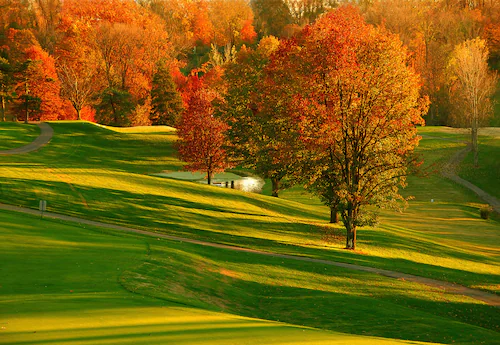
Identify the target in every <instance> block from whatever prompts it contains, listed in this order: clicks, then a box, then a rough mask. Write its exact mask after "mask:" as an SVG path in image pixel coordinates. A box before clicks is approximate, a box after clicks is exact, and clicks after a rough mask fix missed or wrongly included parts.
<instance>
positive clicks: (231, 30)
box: [208, 0, 256, 47]
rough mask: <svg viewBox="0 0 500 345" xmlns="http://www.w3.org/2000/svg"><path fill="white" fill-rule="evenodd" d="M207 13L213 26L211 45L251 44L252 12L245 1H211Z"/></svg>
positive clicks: (252, 37) (252, 32)
mask: <svg viewBox="0 0 500 345" xmlns="http://www.w3.org/2000/svg"><path fill="white" fill-rule="evenodd" d="M208 11H209V15H210V19H211V21H212V25H213V28H214V29H213V30H214V31H213V40H212V43H214V44H216V45H218V46H219V47H222V46H225V45H226V44H230V45H235V44H237V43H240V42H253V40H254V38H255V37H256V33H255V31H254V29H253V25H252V23H253V12H252V8H251V7H250V5H249V3H248V1H246V0H211V1H209V2H208Z"/></svg>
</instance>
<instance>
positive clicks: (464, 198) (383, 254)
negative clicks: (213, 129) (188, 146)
mask: <svg viewBox="0 0 500 345" xmlns="http://www.w3.org/2000/svg"><path fill="white" fill-rule="evenodd" d="M51 125H52V126H53V128H54V130H55V137H54V138H53V140H52V141H51V143H50V145H48V146H46V147H45V148H43V149H42V150H40V151H38V152H37V153H32V154H27V155H21V156H10V157H0V162H1V164H0V186H1V189H0V201H2V202H6V203H9V204H16V205H23V206H28V207H32V208H36V207H37V205H38V200H39V199H46V200H48V205H49V210H50V211H54V212H60V213H65V214H71V215H76V216H80V217H83V218H89V219H95V220H102V221H105V222H110V223H119V224H121V225H128V226H132V227H137V228H142V229H147V230H149V231H158V232H162V233H168V234H172V235H180V236H184V237H190V238H197V239H202V240H209V241H213V242H219V243H227V244H234V245H238V246H245V247H251V248H256V249H262V250H267V251H273V252H278V253H290V254H296V255H303V256H310V257H313V258H322V259H329V260H334V261H340V262H350V263H357V264H361V265H366V266H372V267H380V268H386V269H391V270H396V271H401V272H406V273H411V274H416V275H420V276H423V277H430V278H436V279H441V280H445V281H450V282H457V283H460V284H463V285H465V286H469V287H475V288H480V289H483V290H487V291H492V292H497V293H498V292H500V284H499V282H500V269H499V267H500V265H499V263H500V256H499V254H500V245H499V243H500V241H499V239H500V224H499V222H498V221H497V220H495V219H490V220H487V221H486V220H482V219H480V217H479V211H478V210H479V208H480V207H481V206H482V205H483V203H482V202H481V201H480V200H478V199H477V198H476V197H475V196H474V195H473V194H472V193H471V192H469V191H468V190H465V189H463V188H462V187H460V186H457V185H455V184H454V183H452V182H450V181H447V180H445V179H443V178H442V177H441V176H439V175H432V176H431V177H429V178H426V179H422V178H411V179H410V181H409V183H410V184H409V187H408V188H407V190H405V194H407V195H413V196H414V197H415V198H414V200H413V201H411V202H410V208H409V209H408V210H406V211H405V212H404V213H395V212H392V211H387V210H383V211H382V212H381V214H380V215H381V224H380V226H378V227H377V228H363V229H360V231H359V235H358V236H359V237H358V240H359V243H358V247H359V250H358V251H356V252H350V251H345V250H342V247H343V244H344V240H343V238H342V235H343V232H342V230H341V228H340V226H331V225H329V224H328V223H327V221H328V216H329V213H328V209H327V208H326V207H324V206H322V205H321V204H319V203H318V200H317V199H315V198H311V197H310V196H309V195H306V194H304V193H302V192H301V190H300V188H297V187H296V188H293V189H292V190H288V191H285V192H284V193H282V198H279V199H277V198H271V197H268V196H266V195H255V194H246V193H243V192H239V191H235V190H228V189H221V188H214V187H209V186H204V185H200V184H195V183H192V182H185V181H175V180H171V179H164V178H159V177H153V176H149V174H152V173H157V172H161V171H177V170H180V168H181V166H182V164H181V163H180V162H179V161H178V160H177V159H176V158H175V155H174V150H173V147H172V143H173V141H174V140H175V139H176V138H175V134H174V133H173V132H170V131H165V130H162V131H161V132H158V133H151V132H149V133H147V132H142V130H139V131H138V132H139V133H121V132H117V131H114V130H111V129H107V128H102V127H97V126H95V125H92V124H88V123H81V122H77V123H53V124H51ZM420 132H421V135H422V136H423V140H422V145H421V147H420V148H419V151H420V153H422V155H423V156H424V158H425V161H426V164H427V165H429V166H430V168H429V169H430V170H436V171H437V170H439V168H440V166H441V165H442V164H443V163H444V162H445V161H446V160H447V159H448V158H449V157H450V156H451V155H452V154H453V153H454V152H455V151H456V150H458V149H460V148H461V147H463V145H464V144H463V141H464V140H465V137H464V134H461V133H459V132H456V131H453V130H451V129H446V128H435V127H430V128H422V129H421V131H420ZM145 148H147V149H145ZM431 199H432V200H433V201H432V202H431ZM9 222H10V223H12V224H18V223H16V222H15V221H12V220H10V221H9ZM16 227H19V226H18V225H16ZM7 228H8V227H7ZM80 231H87V230H80ZM101 235H103V234H101ZM103 236H104V235H103ZM7 237H8V238H10V237H11V235H7ZM82 237H87V235H85V234H82ZM112 238H114V239H115V240H116V243H117V245H116V246H118V245H120V247H124V248H128V247H127V244H126V243H123V244H122V242H121V241H122V240H123V241H124V242H127V241H132V242H134V241H138V242H139V243H141V246H142V247H141V246H139V247H141V248H142V250H143V252H142V254H140V252H141V251H140V250H138V249H137V248H136V247H134V248H135V249H131V251H130V252H129V251H127V254H126V253H125V251H123V253H122V254H123V255H131V256H134V255H135V257H136V258H137V260H135V261H134V260H132V259H130V258H128V259H127V258H124V257H122V258H121V260H124V261H123V262H127V263H129V264H130V266H127V267H117V268H120V272H122V271H125V272H124V273H123V274H122V275H121V276H119V277H120V279H119V281H120V282H121V285H120V286H121V289H122V290H123V291H125V289H126V290H128V291H132V292H134V293H135V295H136V296H149V297H148V298H151V299H154V298H160V299H163V300H165V301H169V302H168V303H172V302H176V303H182V304H184V305H189V306H193V307H197V308H203V309H209V310H211V311H227V312H230V313H234V314H238V315H244V316H248V317H254V318H266V319H271V320H279V321H284V322H287V323H291V324H298V325H303V326H309V327H315V328H321V329H327V330H330V331H337V332H344V333H351V334H355V335H365V334H368V335H371V336H378V337H384V338H391V339H409V340H412V341H426V342H439V343H447V344H452V343H461V344H481V343H485V344H495V343H500V337H499V333H498V332H499V329H498V327H499V325H500V317H499V314H498V309H497V308H494V307H488V306H485V305H484V304H483V303H480V302H477V301H475V300H472V299H470V298H465V297H458V296H450V295H448V294H445V293H443V291H442V290H439V289H431V288H425V287H423V286H422V285H418V284H414V283H409V282H406V281H399V280H391V279H389V278H383V277H380V276H377V275H374V274H369V273H363V272H352V271H346V270H341V269H339V268H333V267H321V266H318V265H312V264H311V265H307V264H304V263H300V264H299V263H293V262H282V261H280V260H279V259H272V258H263V257H257V256H255V255H250V254H234V253H232V252H226V251H224V250H215V249H209V248H203V247H197V246H195V245H187V244H182V245H181V244H179V243H171V242H165V243H163V242H164V241H163V240H162V241H155V240H153V241H151V240H146V239H140V240H137V239H133V238H131V237H122V236H113V237H112ZM326 240H328V241H326ZM51 241H52V240H51ZM58 241H59V240H57V241H56V242H58ZM89 241H90V240H89ZM98 241H100V240H98ZM103 241H104V240H103ZM49 242H50V241H49ZM60 242H62V243H66V242H68V241H67V240H66V239H64V240H61V241H60ZM74 242H79V240H78V241H77V240H75V241H74ZM84 242H85V241H84ZM111 242H112V241H111ZM87 247H89V248H92V247H93V246H92V245H88V246H87ZM108 247H109V245H106V246H100V245H98V246H96V250H106V251H107V248H108ZM132 247H133V246H132ZM7 248H8V246H7ZM29 248H31V247H29ZM97 248H100V249H97ZM145 248H149V249H145ZM20 250H21V249H20ZM112 251H113V250H112ZM134 253H135V254H134ZM144 253H146V254H147V253H149V255H145V254H144ZM8 254H9V252H7V253H6V254H5V255H8ZM119 254H120V253H117V255H118V256H119ZM22 255H25V254H19V256H18V257H22ZM78 255H80V254H78ZM78 255H77V256H78ZM68 256H70V254H68V253H64V252H61V256H60V257H61V258H62V257H68ZM94 256H97V255H95V253H94ZM6 260H7V261H5V262H17V260H14V259H9V257H8V258H7V259H6ZM75 260H76V261H75V262H80V261H82V260H79V259H78V258H77V259H75ZM121 260H119V261H121ZM65 264H66V263H65ZM34 265H35V262H32V263H31V264H30V263H29V262H28V263H27V267H31V268H29V269H31V270H32V272H33V271H35V269H34V268H33V266H34ZM99 265H100V264H99ZM47 266H48V267H51V269H54V270H57V267H58V265H57V264H56V265H47ZM63 266H64V265H63ZM13 271H15V272H17V271H20V272H22V270H19V269H18V268H16V266H15V265H14V268H13ZM41 272H44V271H41ZM40 274H42V273H40ZM47 275H48V276H50V275H55V274H54V273H53V272H47ZM13 277H14V278H12V281H13V282H15V281H17V280H19V279H20V278H19V276H17V278H16V277H15V275H14V276H13ZM97 277H99V276H97ZM101 280H102V279H101ZM91 282H92V280H90V281H89V284H90V283H91ZM3 286H6V285H3ZM95 286H99V285H98V284H97V283H96V284H95ZM67 287H69V286H67ZM69 289H70V290H73V293H74V291H75V290H74V289H72V288H71V287H70V288H69ZM105 289H106V288H104V290H105ZM108 290H109V289H108ZM113 291H114V290H113ZM0 292H1V293H2V295H4V290H0ZM84 293H85V292H84ZM38 294H39V293H37V292H34V293H26V296H33V295H34V296H38ZM14 295H15V293H14ZM26 296H25V295H23V294H22V293H20V294H19V296H18V298H26ZM70 296H71V295H70ZM8 298H9V299H8V300H12V301H14V303H15V301H16V297H13V296H11V297H8ZM140 298H142V297H140ZM144 298H145V299H146V300H148V298H146V297H144ZM37 299H38V297H36V298H35V299H34V301H37ZM118 299H120V298H118ZM18 301H19V300H18ZM54 303H56V302H54ZM113 303H114V302H113ZM155 303H156V302H155ZM30 308H31V307H29V306H28V307H27V309H26V310H25V311H26V312H28V311H29V309H30ZM75 309H76V310H77V309H78V308H75ZM98 309H99V308H96V310H98ZM103 309H106V308H103ZM57 312H59V311H57ZM130 314H131V315H133V314H134V312H133V311H131V312H130ZM93 315H94V316H95V315H97V314H93ZM131 317H132V316H131ZM20 322H21V321H20ZM27 322H28V321H27V320H25V321H22V322H21V324H26V323H27ZM54 322H55V321H54ZM68 322H70V323H72V322H74V321H68ZM133 322H135V321H133ZM133 322H132V323H133ZM104 328H106V327H104ZM108 331H109V332H114V331H113V327H111V326H110V327H109V329H108ZM37 333H38V332H37ZM0 336H1V333H0ZM321 336H323V335H321ZM0 339H1V338H0ZM0 341H1V340H0ZM114 341H115V340H114ZM116 341H118V340H116ZM27 343H29V341H28V342H27ZM145 343H147V342H145ZM349 343H351V342H349Z"/></svg>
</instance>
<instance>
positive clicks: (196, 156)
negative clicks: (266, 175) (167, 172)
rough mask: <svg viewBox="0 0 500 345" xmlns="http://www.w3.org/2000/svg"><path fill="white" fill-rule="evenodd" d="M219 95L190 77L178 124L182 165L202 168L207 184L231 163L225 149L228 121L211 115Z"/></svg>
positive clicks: (196, 169)
mask: <svg viewBox="0 0 500 345" xmlns="http://www.w3.org/2000/svg"><path fill="white" fill-rule="evenodd" d="M218 98H219V95H218V94H217V92H215V91H214V90H212V89H210V88H209V87H208V86H206V85H204V83H203V81H202V80H200V79H199V78H198V77H196V76H195V77H192V80H191V85H190V87H189V95H187V96H185V99H187V100H186V103H187V106H186V110H185V111H184V113H183V114H182V116H181V119H180V121H179V123H178V126H177V134H178V136H179V141H178V142H177V148H178V151H179V157H180V159H181V160H183V161H185V162H187V163H188V164H187V165H186V166H185V167H184V168H185V169H186V170H190V171H205V172H206V173H207V180H208V181H207V183H208V184H211V182H212V177H213V175H214V174H215V173H217V172H222V171H224V170H225V169H226V168H229V167H230V164H229V162H228V159H227V155H226V150H225V149H224V147H225V145H226V137H225V132H226V131H227V129H228V125H227V124H225V123H224V122H223V121H221V120H220V119H218V118H216V117H214V115H213V114H214V106H213V103H214V102H215V101H216V100H217V99H218Z"/></svg>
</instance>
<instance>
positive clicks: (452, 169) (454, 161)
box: [441, 145, 500, 214]
mask: <svg viewBox="0 0 500 345" xmlns="http://www.w3.org/2000/svg"><path fill="white" fill-rule="evenodd" d="M470 151H471V147H470V145H467V146H466V147H465V148H463V149H462V150H460V151H457V152H456V153H455V154H454V155H453V156H451V158H450V160H449V161H448V163H447V164H445V166H444V167H443V169H442V171H441V174H442V175H443V176H444V177H446V178H448V179H450V180H452V181H454V182H456V183H458V184H460V185H462V186H464V187H465V188H468V189H470V190H471V191H473V192H474V193H476V194H477V195H478V196H479V197H480V198H481V199H483V200H484V201H485V202H487V203H488V204H490V205H491V207H493V209H494V210H495V212H497V213H499V214H500V200H498V199H497V198H495V197H494V196H493V195H490V194H488V193H486V192H485V191H484V190H482V189H481V188H479V187H477V186H476V185H474V184H472V183H470V182H469V181H466V180H464V179H463V178H461V177H460V176H458V175H457V170H458V166H459V165H460V163H461V162H462V161H463V160H464V159H465V157H466V156H467V154H468V153H469V152H470Z"/></svg>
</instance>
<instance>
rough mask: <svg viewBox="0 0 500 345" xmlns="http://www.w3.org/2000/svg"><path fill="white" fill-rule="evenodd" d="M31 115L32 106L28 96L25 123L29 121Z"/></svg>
mask: <svg viewBox="0 0 500 345" xmlns="http://www.w3.org/2000/svg"><path fill="white" fill-rule="evenodd" d="M29 117H30V106H29V100H28V98H26V118H25V119H24V123H28V121H29Z"/></svg>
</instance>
